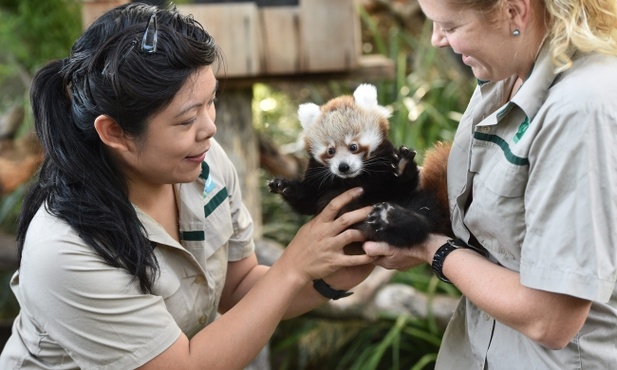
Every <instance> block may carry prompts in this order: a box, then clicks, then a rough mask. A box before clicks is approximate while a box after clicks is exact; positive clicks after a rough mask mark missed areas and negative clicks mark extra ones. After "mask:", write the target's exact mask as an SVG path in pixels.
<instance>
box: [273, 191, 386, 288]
mask: <svg viewBox="0 0 617 370" xmlns="http://www.w3.org/2000/svg"><path fill="white" fill-rule="evenodd" d="M361 194H362V189H360V188H354V189H351V190H348V191H346V192H344V193H343V194H341V195H339V196H338V197H336V198H334V199H333V200H332V201H331V202H330V203H329V204H328V205H327V206H326V207H325V208H324V210H323V211H322V212H321V213H320V214H318V215H317V216H315V217H314V218H313V219H312V220H311V221H309V222H308V223H306V224H305V225H303V226H302V227H301V228H300V230H298V233H297V234H296V236H295V237H294V238H293V240H292V241H291V243H289V245H288V246H287V248H286V249H285V252H284V253H283V255H282V256H281V257H280V258H279V261H278V262H279V263H286V264H289V265H290V266H291V267H292V268H291V269H290V271H294V270H295V271H298V272H300V273H302V274H303V275H304V276H303V278H304V279H305V280H306V282H307V283H308V282H309V281H311V280H315V279H320V278H323V277H325V276H328V275H330V274H332V273H333V272H335V271H337V270H339V269H341V268H343V267H351V266H359V265H366V264H369V263H371V262H373V261H374V260H375V259H376V257H371V256H368V255H366V254H361V255H348V254H345V253H344V251H343V248H344V247H345V246H346V245H348V244H351V243H353V242H363V241H364V240H365V237H364V235H363V234H362V233H361V232H360V231H358V230H356V229H350V228H349V227H350V226H352V225H354V224H356V223H358V222H360V221H363V220H365V219H366V218H367V217H368V215H369V213H370V212H371V210H372V207H364V208H361V209H358V210H355V211H350V212H347V213H344V214H342V215H341V216H339V217H337V215H338V214H339V213H340V211H341V209H342V208H343V207H344V206H345V205H346V204H347V203H349V202H350V201H352V200H353V199H354V198H357V197H358V196H360V195H361Z"/></svg>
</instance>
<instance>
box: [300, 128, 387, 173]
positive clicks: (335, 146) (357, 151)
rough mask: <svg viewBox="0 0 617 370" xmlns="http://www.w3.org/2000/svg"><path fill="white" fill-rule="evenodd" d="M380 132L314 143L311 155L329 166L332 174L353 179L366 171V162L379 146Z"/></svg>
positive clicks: (349, 135)
mask: <svg viewBox="0 0 617 370" xmlns="http://www.w3.org/2000/svg"><path fill="white" fill-rule="evenodd" d="M381 141H382V137H381V135H380V133H379V132H375V131H373V132H366V133H360V134H358V133H355V134H354V133H351V132H350V133H349V134H347V135H344V136H342V137H340V138H338V139H336V140H334V138H330V139H329V140H324V141H319V140H314V141H312V144H313V146H312V149H311V155H312V156H313V158H315V159H316V160H317V161H318V162H320V163H322V164H323V165H325V166H327V167H328V168H329V169H330V172H331V173H332V174H333V175H335V176H337V177H341V178H352V177H355V176H357V175H359V174H361V173H362V171H364V170H365V167H366V166H365V161H367V160H369V159H370V157H371V153H372V152H373V151H374V150H375V148H377V146H379V144H380V143H381Z"/></svg>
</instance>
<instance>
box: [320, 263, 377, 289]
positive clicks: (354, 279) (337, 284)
mask: <svg viewBox="0 0 617 370" xmlns="http://www.w3.org/2000/svg"><path fill="white" fill-rule="evenodd" d="M374 269H375V264H373V263H368V264H366V265H359V266H350V267H343V268H340V269H338V270H337V271H335V272H334V273H332V274H330V275H328V276H326V277H324V278H323V279H324V280H325V281H326V282H327V283H328V285H330V286H332V287H334V288H336V289H338V290H349V289H351V288H353V287H355V286H356V285H358V284H360V283H361V282H362V281H364V279H366V278H367V276H369V275H370V273H371V272H372V271H373V270H374Z"/></svg>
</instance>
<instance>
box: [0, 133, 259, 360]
mask: <svg viewBox="0 0 617 370" xmlns="http://www.w3.org/2000/svg"><path fill="white" fill-rule="evenodd" d="M202 167H203V170H202V175H201V176H200V178H199V179H197V180H196V181H194V182H193V183H188V184H180V185H177V186H176V188H175V189H176V197H177V204H178V207H179V213H180V234H181V239H182V240H181V243H178V242H176V241H175V240H174V239H172V238H171V237H170V236H169V235H168V234H167V233H166V232H165V230H164V229H163V228H162V226H160V225H159V224H158V223H157V222H155V221H154V220H153V219H151V218H150V217H149V216H148V215H146V214H145V213H144V212H142V211H141V210H139V209H136V210H137V214H138V216H139V219H140V220H141V222H142V224H143V225H144V227H145V229H146V232H147V234H148V238H149V239H150V240H151V241H152V242H153V243H154V244H153V245H155V253H156V257H157V259H158V262H159V265H160V276H159V277H158V278H157V279H156V283H155V285H154V289H153V290H154V292H153V294H143V293H142V292H141V291H140V289H139V283H138V281H137V280H136V279H133V277H132V276H130V275H129V274H128V273H127V272H126V270H124V269H118V268H113V267H110V266H109V265H108V264H106V263H105V262H104V261H103V260H102V259H101V258H100V257H99V256H98V255H97V254H96V253H95V252H94V251H93V250H92V249H91V248H90V247H89V246H87V245H85V244H84V242H83V241H82V240H81V238H79V236H78V235H77V234H76V233H75V231H74V230H73V229H72V228H71V227H69V226H68V225H67V224H66V223H65V222H63V221H62V220H60V219H58V218H56V217H54V216H52V215H50V214H49V213H47V212H46V211H45V209H44V208H41V209H40V210H39V212H38V213H37V215H36V216H35V217H34V219H33V220H32V223H31V225H30V228H29V230H28V235H27V238H26V243H25V246H24V252H23V258H22V265H21V267H20V270H19V271H18V272H17V273H16V274H15V276H14V277H13V279H12V282H11V286H12V289H13V292H14V293H15V295H16V297H17V298H18V300H19V303H20V306H21V311H20V314H19V316H18V317H17V319H16V320H15V323H14V325H13V335H12V336H11V338H10V340H9V341H8V343H7V344H6V347H5V349H4V351H3V353H2V356H1V357H0V368H1V369H7V370H8V369H19V368H22V369H35V368H36V369H41V368H43V369H52V368H53V369H77V368H81V369H132V368H136V367H138V366H140V365H143V364H144V363H146V362H148V361H149V360H151V359H152V358H154V357H156V356H157V355H158V354H160V353H161V352H162V351H164V350H165V349H166V348H168V347H169V346H170V345H171V344H173V343H174V342H175V341H176V340H177V339H178V336H179V335H180V332H181V331H182V332H184V333H185V334H186V335H187V336H188V337H189V338H190V337H192V336H193V335H194V334H195V333H197V332H198V331H199V330H200V329H202V328H203V327H204V326H206V325H207V324H208V323H210V322H212V321H213V320H214V319H215V318H216V316H217V307H218V304H219V299H220V297H221V292H222V289H223V285H224V283H225V276H226V273H227V264H228V262H229V261H237V260H240V259H243V258H245V257H247V256H249V255H251V254H252V253H253V252H254V244H253V240H252V221H251V217H250V216H249V213H248V211H247V209H246V208H245V207H244V205H243V203H242V200H241V195H240V191H239V184H238V178H237V175H236V172H235V170H234V168H233V166H232V164H231V162H230V161H229V159H228V158H227V156H226V155H225V153H224V152H223V150H222V149H221V147H220V146H219V145H218V144H217V143H215V142H214V143H213V145H212V148H211V150H210V151H209V152H208V155H207V158H206V161H205V162H204V163H203V166H202Z"/></svg>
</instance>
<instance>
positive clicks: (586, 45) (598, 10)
mask: <svg viewBox="0 0 617 370" xmlns="http://www.w3.org/2000/svg"><path fill="white" fill-rule="evenodd" d="M544 4H545V6H546V10H547V12H548V14H549V40H550V49H551V58H552V60H553V63H554V64H555V67H556V72H561V71H565V70H566V69H568V68H570V67H571V66H572V60H571V59H570V57H569V55H570V53H569V51H570V50H572V49H574V50H578V51H582V52H585V53H588V52H599V53H604V54H609V55H617V1H616V0H544Z"/></svg>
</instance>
